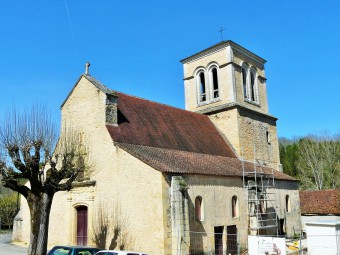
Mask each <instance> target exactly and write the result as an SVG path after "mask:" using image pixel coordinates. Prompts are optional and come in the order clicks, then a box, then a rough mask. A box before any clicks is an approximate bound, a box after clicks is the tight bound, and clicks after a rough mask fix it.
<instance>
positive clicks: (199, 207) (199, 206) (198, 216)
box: [195, 196, 203, 221]
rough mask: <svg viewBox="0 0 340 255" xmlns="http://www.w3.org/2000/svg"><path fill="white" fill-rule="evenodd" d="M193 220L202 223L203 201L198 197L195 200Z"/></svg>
mask: <svg viewBox="0 0 340 255" xmlns="http://www.w3.org/2000/svg"><path fill="white" fill-rule="evenodd" d="M195 220H197V221H203V200H202V197H200V196H198V197H196V198H195Z"/></svg>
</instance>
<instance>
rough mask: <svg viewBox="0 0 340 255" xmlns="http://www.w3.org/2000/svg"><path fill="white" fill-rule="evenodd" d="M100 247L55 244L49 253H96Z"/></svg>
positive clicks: (76, 254)
mask: <svg viewBox="0 0 340 255" xmlns="http://www.w3.org/2000/svg"><path fill="white" fill-rule="evenodd" d="M98 251H100V249H98V248H93V247H81V246H54V247H53V248H52V250H50V251H49V252H48V253H47V255H94V254H95V253H96V252H98Z"/></svg>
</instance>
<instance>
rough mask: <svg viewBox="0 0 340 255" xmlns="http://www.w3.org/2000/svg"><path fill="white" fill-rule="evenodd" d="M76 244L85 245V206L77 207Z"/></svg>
mask: <svg viewBox="0 0 340 255" xmlns="http://www.w3.org/2000/svg"><path fill="white" fill-rule="evenodd" d="M77 245H79V246H86V245H87V207H86V206H79V207H78V208H77Z"/></svg>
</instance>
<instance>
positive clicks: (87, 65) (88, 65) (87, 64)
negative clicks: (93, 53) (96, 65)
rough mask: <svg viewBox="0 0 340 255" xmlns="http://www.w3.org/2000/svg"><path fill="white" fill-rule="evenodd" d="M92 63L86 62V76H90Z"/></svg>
mask: <svg viewBox="0 0 340 255" xmlns="http://www.w3.org/2000/svg"><path fill="white" fill-rule="evenodd" d="M90 65H91V64H90V62H89V61H86V64H85V75H90Z"/></svg>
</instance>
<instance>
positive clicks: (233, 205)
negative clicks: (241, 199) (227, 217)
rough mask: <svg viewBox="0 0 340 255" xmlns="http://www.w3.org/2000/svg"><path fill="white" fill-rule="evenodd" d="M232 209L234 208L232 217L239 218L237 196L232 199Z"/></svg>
mask: <svg viewBox="0 0 340 255" xmlns="http://www.w3.org/2000/svg"><path fill="white" fill-rule="evenodd" d="M231 208H232V217H233V218H237V217H238V216H239V214H238V201H237V196H233V197H232V199H231Z"/></svg>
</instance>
